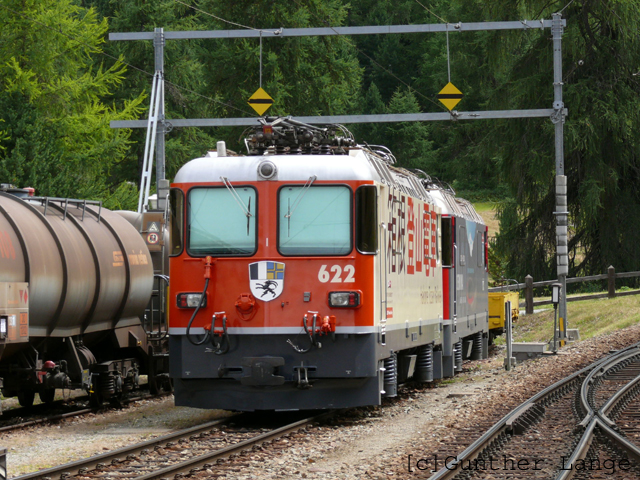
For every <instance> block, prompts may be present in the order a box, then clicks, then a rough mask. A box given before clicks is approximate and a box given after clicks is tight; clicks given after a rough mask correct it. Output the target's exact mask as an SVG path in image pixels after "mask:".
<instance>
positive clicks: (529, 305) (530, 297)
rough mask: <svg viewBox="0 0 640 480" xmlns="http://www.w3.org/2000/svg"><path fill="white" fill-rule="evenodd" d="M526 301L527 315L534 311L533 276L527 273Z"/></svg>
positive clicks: (525, 284)
mask: <svg viewBox="0 0 640 480" xmlns="http://www.w3.org/2000/svg"><path fill="white" fill-rule="evenodd" d="M524 303H525V312H526V314H527V315H531V314H532V313H533V277H532V276H531V275H527V276H526V277H524Z"/></svg>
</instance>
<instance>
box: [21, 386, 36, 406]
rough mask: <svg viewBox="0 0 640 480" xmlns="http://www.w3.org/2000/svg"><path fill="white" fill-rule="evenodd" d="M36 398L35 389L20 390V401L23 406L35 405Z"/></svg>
mask: <svg viewBox="0 0 640 480" xmlns="http://www.w3.org/2000/svg"><path fill="white" fill-rule="evenodd" d="M35 399H36V392H34V391H33V390H26V391H22V392H18V403H20V406H21V407H30V406H32V405H33V401H34V400H35Z"/></svg>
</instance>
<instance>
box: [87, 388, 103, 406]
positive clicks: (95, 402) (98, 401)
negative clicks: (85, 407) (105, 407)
mask: <svg viewBox="0 0 640 480" xmlns="http://www.w3.org/2000/svg"><path fill="white" fill-rule="evenodd" d="M103 403H104V398H103V397H102V395H100V394H99V393H96V392H91V393H89V405H90V406H91V408H95V409H98V408H102V404H103Z"/></svg>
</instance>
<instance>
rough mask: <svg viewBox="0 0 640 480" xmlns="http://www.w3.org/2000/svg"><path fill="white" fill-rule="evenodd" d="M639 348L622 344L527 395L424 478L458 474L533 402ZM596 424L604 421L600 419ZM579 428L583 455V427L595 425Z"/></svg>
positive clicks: (585, 438)
mask: <svg viewBox="0 0 640 480" xmlns="http://www.w3.org/2000/svg"><path fill="white" fill-rule="evenodd" d="M639 349H640V343H637V344H634V345H631V346H629V347H626V348H624V349H622V350H619V351H617V352H614V353H612V354H610V355H609V356H607V357H604V358H602V359H600V360H597V361H596V362H594V363H592V364H591V365H588V366H587V367H585V368H583V369H581V370H579V371H577V372H575V373H573V374H571V375H569V376H568V377H565V378H563V379H562V380H559V381H558V382H556V383H554V384H553V385H551V386H549V387H547V388H545V389H544V390H542V391H541V392H539V393H537V394H536V395H534V396H533V397H531V398H530V399H529V400H526V401H525V402H523V403H522V404H520V405H519V406H518V407H516V408H515V409H514V410H512V411H511V412H509V413H508V414H506V415H505V416H504V417H503V418H502V419H500V420H499V421H498V422H496V424H494V425H493V427H491V428H490V429H489V430H488V431H487V432H486V433H485V434H484V435H482V436H481V437H480V438H478V439H477V440H476V441H475V442H473V443H472V444H471V445H469V447H467V448H466V449H465V450H464V451H463V452H462V453H460V454H459V455H457V456H456V458H455V460H454V461H452V462H449V463H447V464H446V465H445V466H444V467H443V468H441V469H440V470H439V471H438V472H437V473H435V474H434V475H432V476H430V477H428V478H429V480H445V479H447V480H448V479H452V478H454V477H455V476H456V475H458V474H459V473H460V472H459V471H458V468H457V467H458V465H460V464H461V463H462V462H466V461H473V460H475V459H476V458H477V457H478V456H479V455H480V454H481V453H482V452H483V450H485V449H486V448H488V447H490V445H491V443H492V442H493V441H494V440H495V439H497V438H498V437H499V436H500V435H501V434H504V433H507V432H509V431H511V430H512V429H513V428H514V425H515V424H516V423H517V421H518V419H519V418H520V417H522V416H523V415H526V412H528V411H529V410H531V409H532V407H533V406H534V405H535V404H536V403H537V402H540V401H541V400H544V399H545V398H547V397H549V396H551V395H553V394H554V393H555V392H558V391H560V390H561V389H562V388H565V387H568V386H569V385H570V384H571V383H572V382H573V381H575V380H576V379H577V378H578V377H579V376H581V375H584V374H585V373H587V372H590V373H589V375H590V376H593V374H594V372H598V371H600V372H601V371H603V366H604V365H606V364H610V363H612V359H614V358H617V359H618V363H619V361H624V360H625V359H628V358H631V357H633V356H635V355H638V353H639ZM620 356H622V360H620ZM614 364H615V362H614ZM612 366H613V365H612ZM607 370H608V368H607ZM605 371H606V370H605ZM585 381H586V379H585ZM584 383H585V382H583V385H584ZM587 405H588V403H587ZM589 418H596V416H595V412H594V415H592V417H589V416H587V417H586V419H589ZM586 419H585V420H586ZM583 422H584V421H583ZM600 423H604V422H602V421H601V422H600ZM583 427H584V428H585V434H584V435H583V439H582V441H581V443H579V444H578V445H579V446H580V445H582V446H584V445H586V450H585V451H584V454H586V451H587V450H588V448H589V446H590V444H591V441H592V440H591V439H590V438H589V436H585V435H586V431H587V430H589V431H593V430H594V429H595V427H596V425H595V423H594V424H593V425H591V424H590V422H585V424H584V425H583ZM567 478H570V477H567Z"/></svg>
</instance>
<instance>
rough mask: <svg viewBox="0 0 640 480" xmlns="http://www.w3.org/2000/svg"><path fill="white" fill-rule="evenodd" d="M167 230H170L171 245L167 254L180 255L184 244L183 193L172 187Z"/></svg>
mask: <svg viewBox="0 0 640 480" xmlns="http://www.w3.org/2000/svg"><path fill="white" fill-rule="evenodd" d="M169 206H170V209H171V211H170V215H169V231H170V232H171V238H170V241H171V247H170V250H169V255H180V253H182V246H183V245H184V193H183V192H182V190H178V189H177V188H172V189H171V191H170V193H169Z"/></svg>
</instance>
